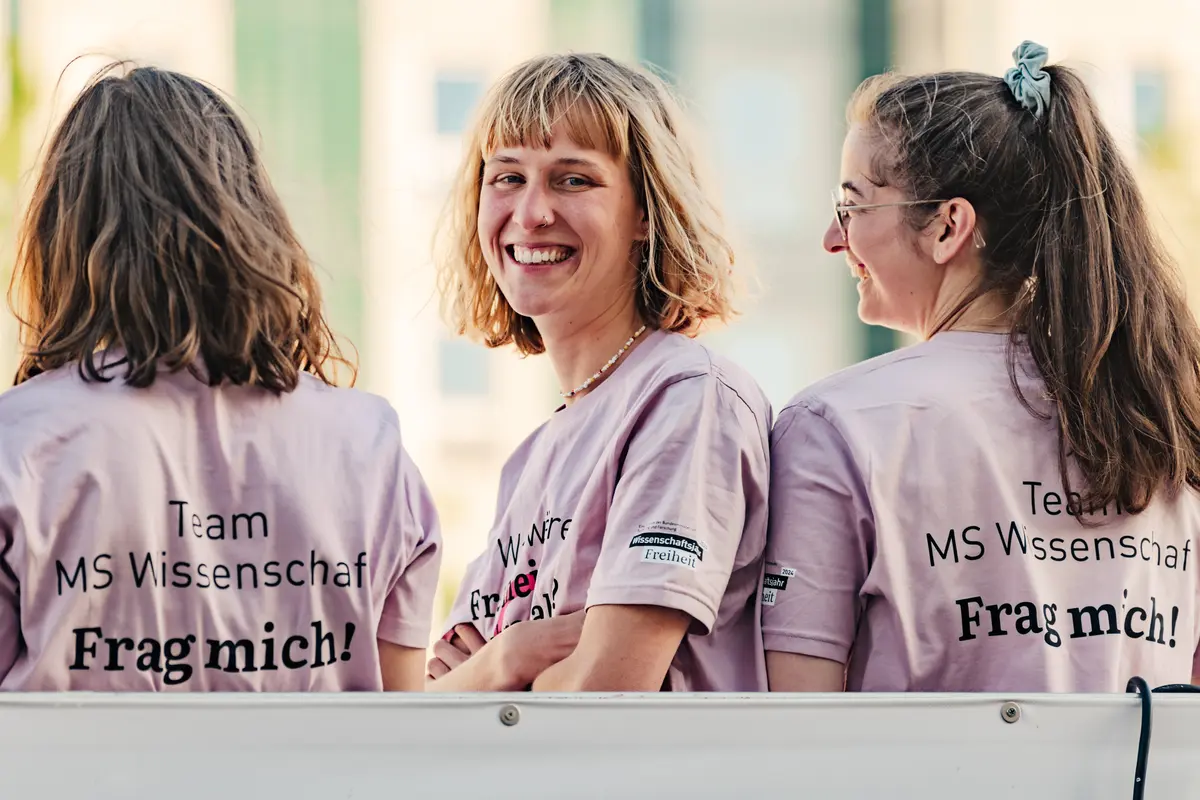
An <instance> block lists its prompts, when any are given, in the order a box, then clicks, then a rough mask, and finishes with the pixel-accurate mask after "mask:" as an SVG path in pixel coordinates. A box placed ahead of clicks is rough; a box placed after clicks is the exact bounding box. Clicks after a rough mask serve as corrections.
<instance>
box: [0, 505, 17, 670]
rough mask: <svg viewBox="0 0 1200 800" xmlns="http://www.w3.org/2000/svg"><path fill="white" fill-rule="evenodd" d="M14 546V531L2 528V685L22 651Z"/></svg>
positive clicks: (0, 593)
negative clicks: (10, 555) (10, 559)
mask: <svg viewBox="0 0 1200 800" xmlns="http://www.w3.org/2000/svg"><path fill="white" fill-rule="evenodd" d="M12 546H13V534H12V531H10V530H7V529H3V528H0V683H3V682H4V678H5V676H7V675H8V671H9V670H10V669H12V666H13V664H14V663H16V660H17V655H18V654H19V653H20V650H21V613H20V604H19V603H18V600H17V598H18V594H17V576H16V573H15V572H13V568H12V565H11V563H10V561H9V554H10V553H11V552H12Z"/></svg>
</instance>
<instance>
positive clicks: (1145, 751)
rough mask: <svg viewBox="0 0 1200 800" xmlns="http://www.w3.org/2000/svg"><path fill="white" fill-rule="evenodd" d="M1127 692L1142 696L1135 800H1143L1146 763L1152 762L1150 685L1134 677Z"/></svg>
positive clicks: (1134, 776) (1134, 786)
mask: <svg viewBox="0 0 1200 800" xmlns="http://www.w3.org/2000/svg"><path fill="white" fill-rule="evenodd" d="M1125 691H1126V693H1129V692H1134V691H1136V692H1137V693H1138V694H1139V695H1141V696H1142V732H1141V734H1140V735H1139V736H1138V753H1137V766H1136V767H1135V768H1134V771H1133V800H1142V794H1143V793H1144V792H1145V791H1146V762H1147V761H1149V760H1150V718H1151V713H1150V694H1151V693H1150V684H1148V683H1146V679H1145V678H1142V677H1139V676H1137V675H1134V676H1133V677H1132V678H1130V679H1129V683H1128V684H1127V685H1126V686H1125Z"/></svg>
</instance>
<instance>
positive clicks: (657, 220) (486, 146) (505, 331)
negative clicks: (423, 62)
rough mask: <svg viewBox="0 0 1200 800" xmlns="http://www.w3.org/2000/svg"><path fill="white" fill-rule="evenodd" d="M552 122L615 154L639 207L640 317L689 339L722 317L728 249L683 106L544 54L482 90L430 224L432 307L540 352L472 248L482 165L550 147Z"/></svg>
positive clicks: (652, 81)
mask: <svg viewBox="0 0 1200 800" xmlns="http://www.w3.org/2000/svg"><path fill="white" fill-rule="evenodd" d="M560 122H562V123H563V124H564V125H565V127H566V130H567V132H568V134H569V136H570V137H571V139H572V141H574V142H575V144H577V145H578V146H580V147H583V148H586V149H591V150H596V151H598V152H604V153H607V154H608V155H609V156H611V157H613V158H614V159H618V160H620V161H622V162H623V163H624V164H625V165H626V166H627V168H628V170H629V176H630V179H631V182H632V184H633V189H634V192H635V193H636V196H637V202H638V205H639V206H640V207H641V209H642V210H643V211H644V212H645V215H646V222H647V238H646V241H645V243H644V246H643V259H642V260H641V267H640V270H639V277H638V291H637V305H638V311H639V313H640V315H641V317H642V320H643V321H644V322H645V323H646V325H647V326H648V327H650V328H659V329H662V330H667V331H675V332H679V333H685V334H687V335H691V336H694V335H696V334H697V333H699V332H700V329H701V327H702V325H703V323H704V322H705V321H706V320H710V319H716V320H719V321H722V322H725V321H728V319H729V318H730V317H732V316H733V315H734V314H735V313H736V312H735V311H734V309H733V307H732V303H731V300H732V297H731V295H732V294H733V285H732V284H733V274H732V266H733V260H734V259H733V249H732V248H731V247H730V245H729V243H728V242H727V241H726V240H725V238H724V236H723V234H722V233H721V230H722V227H723V224H722V221H721V217H720V214H719V212H718V211H717V208H716V206H715V205H714V204H713V203H712V201H711V200H710V199H709V198H708V196H707V194H706V193H705V191H704V189H703V188H702V187H701V183H700V179H699V176H698V175H697V170H696V167H695V164H694V162H693V157H692V154H691V152H690V150H689V148H688V146H687V144H686V143H685V142H684V140H683V138H682V131H681V130H680V126H681V122H682V112H681V110H680V108H679V105H678V104H677V103H676V101H675V99H674V97H673V96H672V94H671V92H670V90H669V89H668V88H667V86H666V84H665V83H663V81H662V80H660V79H659V78H658V77H656V76H654V75H651V74H648V73H645V72H642V71H639V70H635V69H633V68H631V67H628V66H625V65H623V64H620V63H618V62H616V61H614V60H613V59H611V58H608V57H607V56H603V55H597V54H570V55H549V56H541V57H538V58H534V59H531V60H529V61H526V62H524V63H523V64H520V65H519V66H517V67H516V68H515V69H513V70H512V71H510V72H509V73H508V74H507V75H505V76H504V77H503V78H501V79H500V81H499V82H498V83H497V84H496V85H495V86H493V88H492V89H491V91H490V92H489V93H488V96H487V97H486V98H485V100H484V102H483V104H482V107H481V109H480V111H479V114H478V116H477V119H476V122H475V126H474V130H473V131H472V133H471V135H470V136H469V137H468V141H467V149H466V152H465V154H464V157H463V162H462V167H461V169H460V171H459V173H458V176H457V178H456V180H455V184H454V188H453V190H452V192H451V195H450V200H449V203H448V204H447V207H446V210H445V213H444V214H443V217H442V221H441V224H440V225H439V226H438V232H437V243H436V255H435V258H436V263H437V269H438V285H439V288H440V290H441V296H442V311H443V314H444V315H445V316H446V317H447V319H448V321H449V322H450V324H451V325H452V326H453V327H454V329H455V330H456V331H457V332H458V333H460V334H466V335H468V336H470V337H472V338H475V339H482V341H483V342H484V344H486V345H487V346H488V347H501V346H503V345H506V344H510V343H512V344H515V345H516V347H517V349H518V350H519V351H520V352H521V353H523V354H526V355H528V354H534V353H541V352H543V351H544V350H545V346H544V344H543V342H542V337H541V334H540V333H539V332H538V330H537V326H536V325H534V323H533V320H532V319H530V318H528V317H524V316H521V315H520V314H518V313H517V312H516V311H514V310H513V308H512V306H510V305H509V304H508V301H506V300H505V299H504V296H503V295H502V294H501V292H500V287H499V286H497V285H496V282H495V280H494V279H493V278H492V276H491V273H490V272H489V271H488V266H487V263H486V262H485V261H484V258H483V250H482V247H481V245H480V243H479V235H478V229H477V226H478V220H479V193H480V190H481V188H482V181H483V166H484V161H485V160H486V159H487V158H488V156H490V155H491V154H492V153H493V152H495V151H496V150H498V149H500V148H504V147H517V146H527V147H544V148H549V147H550V137H551V131H552V129H553V128H554V127H555V125H556V124H558V123H560Z"/></svg>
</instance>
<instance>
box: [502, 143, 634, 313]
mask: <svg viewBox="0 0 1200 800" xmlns="http://www.w3.org/2000/svg"><path fill="white" fill-rule="evenodd" d="M478 235H479V243H480V247H481V249H482V251H483V257H484V260H485V261H486V262H487V265H488V270H489V271H490V272H491V275H492V278H493V279H494V280H495V281H496V283H497V285H498V286H499V287H500V291H501V292H502V293H503V295H504V298H505V300H507V301H508V303H509V305H511V306H512V307H513V309H514V310H515V311H516V312H517V313H518V314H521V315H522V316H526V317H530V318H532V319H534V320H535V322H536V323H537V325H538V328H539V329H540V330H542V331H543V332H545V331H546V330H547V328H551V329H552V328H559V329H562V330H569V328H570V327H571V326H582V325H585V324H587V323H589V322H591V321H593V320H594V319H596V318H597V317H599V316H601V315H602V314H604V312H605V311H606V310H609V309H613V308H616V307H621V306H625V305H629V304H631V303H632V302H633V297H634V293H635V291H636V288H637V285H638V279H637V265H638V262H637V258H638V252H639V251H640V241H641V240H642V239H643V238H644V236H645V222H644V215H643V214H642V211H641V209H640V208H639V207H638V203H637V198H636V195H635V193H634V190H633V185H632V183H631V181H630V178H629V170H628V168H627V167H626V166H625V164H624V163H622V162H620V161H618V160H617V159H614V158H613V157H612V156H610V155H608V154H607V153H603V152H599V151H596V150H591V149H585V148H583V147H580V146H579V145H577V144H576V143H575V142H574V141H572V139H571V138H570V137H569V136H568V135H567V134H566V133H565V132H563V131H562V130H557V129H556V130H554V131H552V135H551V139H550V147H549V148H540V147H527V146H523V145H517V146H511V147H500V148H498V149H496V150H495V151H494V152H493V153H491V154H490V155H489V156H488V157H486V158H485V160H484V170H483V180H482V185H481V187H480V192H479V219H478Z"/></svg>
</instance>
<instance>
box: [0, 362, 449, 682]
mask: <svg viewBox="0 0 1200 800" xmlns="http://www.w3.org/2000/svg"><path fill="white" fill-rule="evenodd" d="M110 358H111V356H110ZM114 372H115V373H116V374H117V377H118V379H117V380H115V381H113V382H110V383H85V382H84V381H83V380H82V379H81V378H80V377H79V374H78V371H77V370H76V369H75V368H74V367H66V368H62V369H59V370H56V371H53V372H50V373H47V374H45V375H42V376H39V377H37V378H34V379H33V380H31V381H28V382H27V383H24V384H22V385H20V386H18V387H16V388H13V389H10V390H9V391H8V392H6V393H4V394H3V395H0V689H4V690H18V691H41V690H47V691H60V690H90V691H147V690H148V691H155V690H158V691H169V690H175V691H195V690H217V691H238V690H257V691H316V690H367V691H378V690H380V689H382V683H381V677H380V670H379V653H378V644H377V641H376V639H377V638H379V639H383V640H385V641H388V642H393V643H395V644H399V645H404V646H407V647H420V648H423V647H425V646H427V644H428V637H429V628H430V625H431V613H432V603H433V595H434V590H435V584H436V582H437V573H438V567H439V562H440V559H441V547H440V537H439V533H438V524H437V517H436V515H435V512H434V508H433V505H432V503H431V501H430V497H429V494H428V492H427V491H426V488H425V486H424V484H423V482H422V480H421V476H420V474H419V473H418V471H417V469H416V468H415V467H414V465H413V463H412V462H411V461H410V460H409V458H408V456H407V455H406V453H405V451H404V448H403V447H402V445H401V441H400V431H399V428H398V425H397V420H396V415H395V412H394V411H393V410H392V408H391V406H389V405H388V404H387V402H386V401H384V400H382V399H381V398H378V397H374V396H371V395H368V394H365V393H360V392H356V391H353V390H350V389H337V388H331V387H328V386H326V385H325V384H323V383H321V382H320V381H318V380H317V379H315V378H313V377H312V376H309V375H302V376H301V380H300V384H299V386H298V387H297V389H296V390H295V391H294V392H291V393H289V394H284V395H282V396H278V397H276V396H274V395H272V394H270V393H269V392H267V391H264V390H261V389H250V388H244V387H233V386H223V387H219V388H210V387H208V386H206V385H204V384H203V383H201V382H200V381H198V380H197V379H196V378H194V377H192V376H191V375H190V374H189V373H187V372H186V371H185V372H181V373H177V374H174V375H171V374H167V373H165V372H161V373H160V374H159V377H158V379H157V380H156V381H155V383H154V384H153V386H151V387H149V388H145V389H134V388H130V387H127V386H125V385H124V384H123V383H122V382H121V381H120V377H121V376H123V373H124V368H123V367H119V368H116V369H115V370H114Z"/></svg>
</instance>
